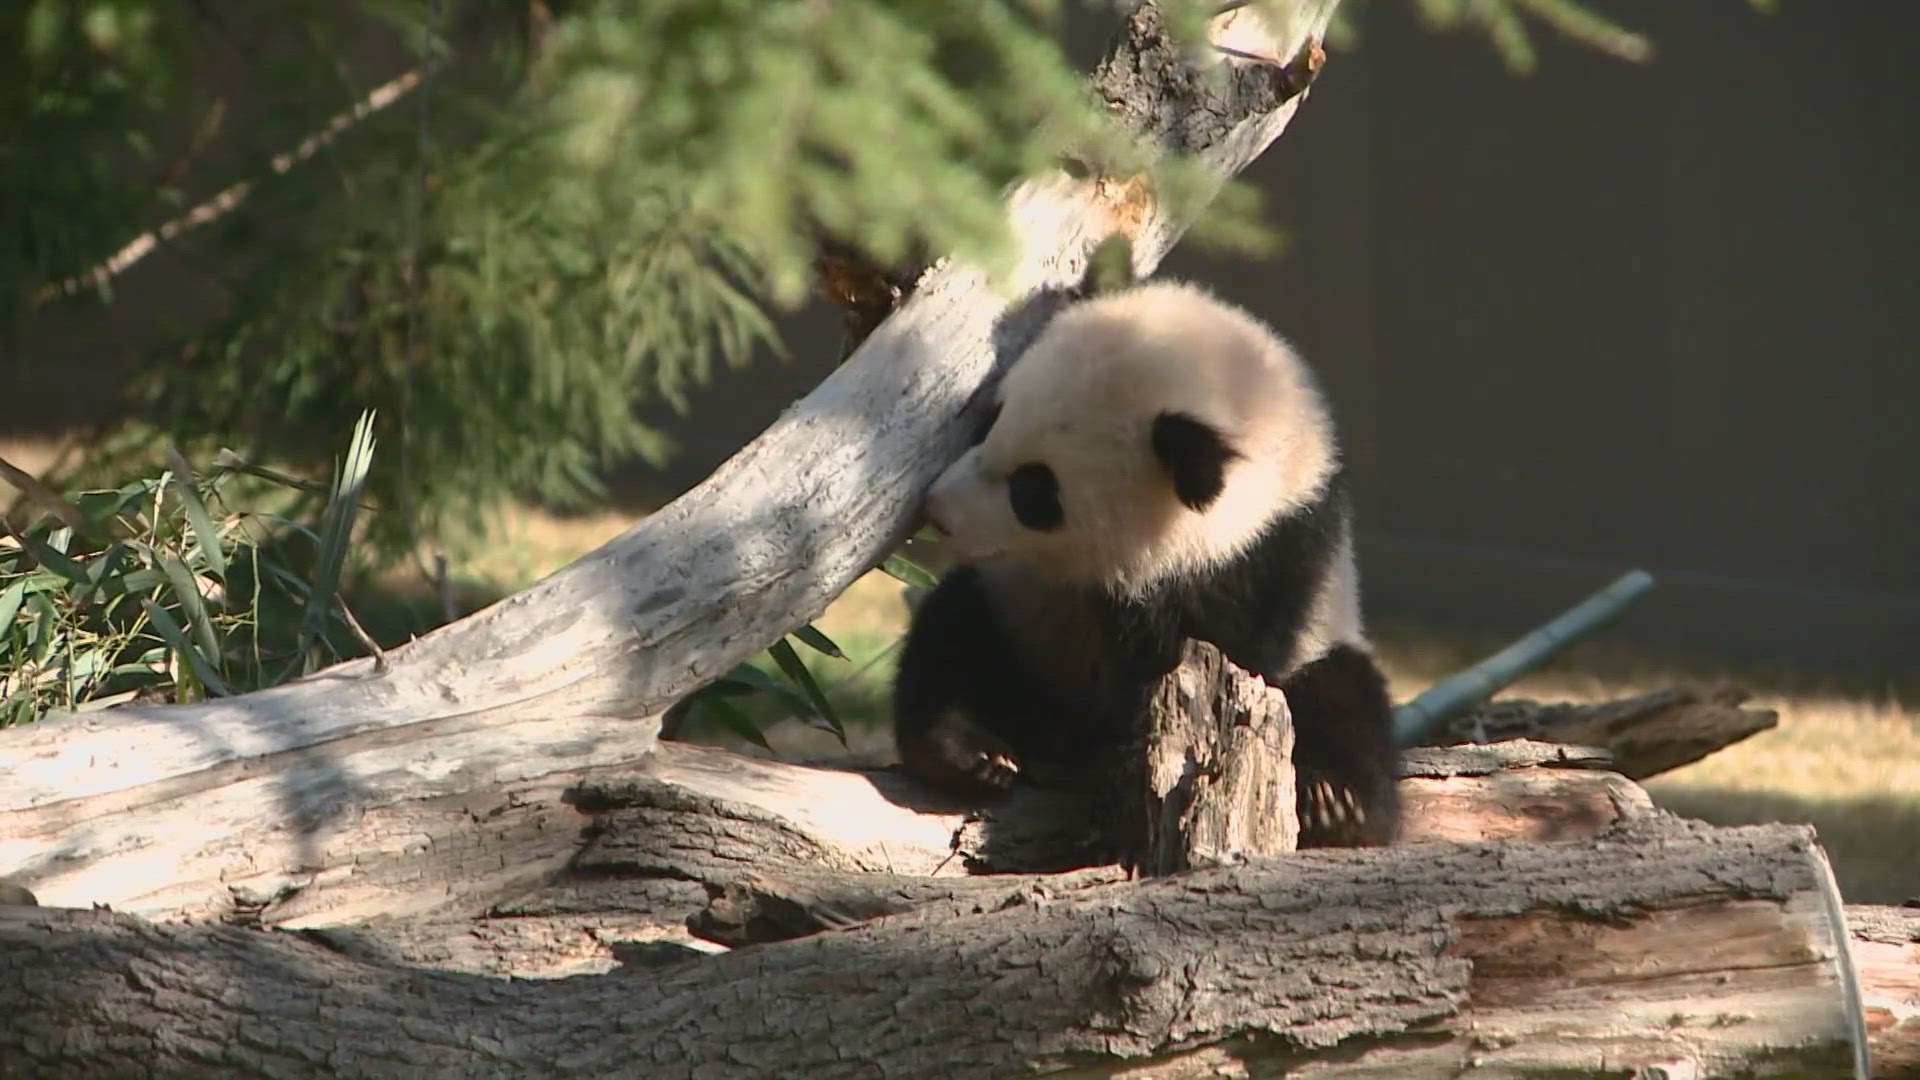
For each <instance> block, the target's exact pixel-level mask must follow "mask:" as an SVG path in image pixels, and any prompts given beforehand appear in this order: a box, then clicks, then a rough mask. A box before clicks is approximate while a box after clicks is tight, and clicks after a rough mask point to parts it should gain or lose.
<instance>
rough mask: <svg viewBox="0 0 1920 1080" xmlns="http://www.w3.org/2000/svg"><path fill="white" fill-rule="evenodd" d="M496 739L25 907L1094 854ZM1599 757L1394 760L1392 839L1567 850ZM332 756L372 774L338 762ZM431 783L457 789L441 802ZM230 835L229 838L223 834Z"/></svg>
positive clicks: (891, 810)
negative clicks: (438, 765) (359, 796)
mask: <svg viewBox="0 0 1920 1080" xmlns="http://www.w3.org/2000/svg"><path fill="white" fill-rule="evenodd" d="M515 730H517V731H521V732H522V733H523V734H524V735H525V741H524V744H523V745H521V746H520V747H519V750H520V753H518V754H517V755H501V756H500V757H498V758H494V757H487V756H482V755H474V756H472V757H470V758H469V760H467V761H466V762H465V763H463V764H461V766H460V769H461V770H462V771H461V772H460V773H459V774H458V775H457V776H453V777H432V776H428V777H419V776H412V774H410V773H409V774H406V775H408V776H412V779H413V780H414V782H416V783H417V784H419V785H420V788H419V789H418V794H415V795H412V796H410V797H409V796H406V795H404V794H403V793H399V794H395V795H394V796H393V797H392V798H390V799H380V800H375V799H369V800H367V801H365V802H363V803H362V804H361V805H358V806H350V807H343V808H341V809H340V811H339V812H337V813H335V814H333V815H331V816H330V817H329V818H328V819H326V821H325V822H324V823H323V824H322V825H320V826H319V827H314V828H310V829H307V830H305V831H302V830H300V829H299V828H298V827H297V823H285V824H283V823H279V822H274V821H272V819H270V818H269V819H266V820H265V821H259V820H256V821H254V822H251V823H249V822H247V821H245V820H244V815H245V814H246V813H249V812H253V811H255V810H257V809H258V808H259V805H260V801H261V798H262V795H261V793H260V792H258V791H257V790H254V788H255V786H256V784H257V782H255V781H243V782H242V783H241V785H240V786H241V787H242V790H239V791H234V792H225V791H212V792H196V793H192V794H189V795H185V796H181V797H179V798H176V799H174V800H169V801H164V802H158V803H155V804H153V805H150V806H148V807H146V808H144V810H143V812H142V813H141V814H139V815H137V816H136V815H127V816H126V817H125V818H124V820H123V821H122V823H121V828H122V829H123V830H124V832H123V835H132V836H137V838H138V842H137V843H136V844H133V845H130V850H128V851H125V852H122V853H111V852H102V853H87V854H91V855H92V857H90V858H87V859H83V860H80V862H81V865H82V867H83V868H84V871H85V872H74V873H70V874H57V873H56V874H46V875H43V876H41V877H40V878H39V879H37V880H34V881H32V882H27V883H23V884H27V885H28V886H29V887H30V888H32V890H33V891H34V893H36V894H37V895H38V898H39V901H40V902H41V903H42V904H47V905H54V906H70V907H86V906H90V905H93V904H107V905H110V906H112V907H114V908H115V909H117V910H121V911H127V912H132V913H136V914H141V915H146V916H149V917H155V918H173V919H182V918H184V919H218V920H223V921H230V922H239V923H260V924H266V925H277V926H286V927H315V926H326V925H339V924H345V923H354V922H360V921H363V920H366V919H371V918H374V917H377V916H405V917H423V918H424V917H460V918H472V917H476V916H480V915H482V914H484V913H486V912H487V911H489V910H492V909H494V908H495V907H496V906H497V905H500V904H502V903H507V902H519V903H523V904H524V903H530V902H531V901H530V900H529V898H530V897H532V896H535V895H543V894H546V893H553V894H556V895H567V896H572V895H573V894H574V893H577V892H578V891H579V890H582V889H584V890H587V891H590V892H594V894H595V895H596V896H597V897H598V899H596V900H594V901H592V903H591V904H588V905H587V906H586V907H582V904H583V903H586V902H584V901H580V900H578V899H577V898H576V899H569V900H566V901H565V906H566V907H567V909H568V910H569V911H573V912H575V913H578V912H580V911H584V910H590V911H591V912H593V913H594V917H603V916H604V917H608V918H625V919H628V920H631V919H633V918H637V917H640V916H643V915H645V914H646V913H647V912H649V911H653V910H655V905H654V901H656V900H660V899H661V898H663V897H667V896H669V895H671V896H672V898H673V902H672V904H669V905H668V908H667V913H666V914H663V915H661V916H660V918H659V919H658V921H659V923H660V925H662V926H663V927H667V928H669V929H668V931H667V932H668V933H669V934H670V935H677V936H683V935H682V932H681V931H680V930H679V929H677V928H678V927H679V926H680V925H681V924H682V922H683V921H684V919H685V917H686V916H687V915H688V914H689V913H690V912H692V911H694V910H696V909H698V908H699V907H700V906H701V905H702V904H703V903H704V897H703V896H702V895H701V893H700V889H699V884H700V883H711V884H717V885H724V884H727V883H730V882H732V881H734V880H735V879H737V878H738V877H739V876H740V875H741V874H742V873H743V871H744V870H746V869H747V868H750V867H755V866H759V867H764V866H767V865H769V864H774V863H778V864H791V865H799V866H813V867H818V868H821V869H825V870H828V871H835V872H850V873H895V874H901V875H911V876H932V875H945V876H958V875H964V874H968V873H977V872H988V871H990V872H998V873H1005V872H1026V873H1048V872H1057V871H1062V870H1069V869H1073V868H1076V867H1084V866H1088V865H1092V864H1097V863H1101V862H1104V861H1106V860H1107V858H1109V856H1110V853H1111V843H1110V842H1109V840H1108V838H1107V836H1106V835H1105V833H1104V831H1103V830H1102V829H1101V828H1099V827H1098V826H1097V824H1096V823H1095V822H1094V821H1091V820H1089V817H1088V804H1087V803H1086V801H1085V800H1084V798H1081V797H1077V796H1074V795H1072V794H1068V793H1059V792H1047V791H1039V790H1034V789H1029V788H1022V789H1016V790H1015V792H1014V793H1012V794H1011V795H1010V796H1009V797H1007V798H1006V799H1004V800H1002V801H1000V802H997V803H994V804H993V805H991V806H988V807H985V808H975V807H970V806H968V805H966V804H963V803H960V802H956V801H955V800H953V799H952V798H951V797H949V796H944V795H941V794H939V793H936V792H931V791H928V790H926V789H923V788H920V787H918V786H917V785H915V784H914V783H913V782H911V781H910V780H908V779H907V778H906V777H905V776H903V775H901V774H900V773H898V772H897V771H895V770H891V769H879V770H841V769H827V768H817V767H812V766H804V765H791V764H786V763H782V762H777V761H767V760H762V759H757V758H745V757H741V756H739V755H737V754H732V753H729V752H727V751H724V750H720V749H716V748H712V747H703V746H696V745H690V744H685V743H672V742H668V743H661V744H660V745H659V747H658V749H657V750H656V751H655V752H654V753H652V754H649V755H647V756H646V757H645V758H644V759H643V760H641V761H640V762H638V763H637V764H634V765H629V766H625V767H618V768H616V767H604V768H599V769H585V770H577V771H576V770H569V769H566V768H564V767H563V766H561V765H559V764H556V762H555V761H554V760H552V759H551V758H550V757H545V756H542V755H543V754H544V755H553V756H564V755H566V754H568V753H572V752H575V750H576V748H577V745H578V743H579V742H580V741H583V740H587V739H590V738H615V737H617V733H619V732H620V731H622V730H623V728H622V727H621V725H620V723H619V722H618V721H612V720H606V721H600V722H598V723H597V724H596V723H594V722H591V721H577V722H571V723H567V724H560V723H555V724H523V725H516V726H515ZM625 730H628V731H631V729H630V728H628V729H625ZM366 753H369V754H375V753H379V751H366ZM1604 760H1605V759H1604V755H1603V754H1601V752H1599V751H1595V750H1591V749H1588V750H1579V749H1566V748H1543V747H1541V745H1540V744H1534V743H1504V744H1498V745H1496V746H1492V747H1467V748H1455V749H1437V750H1422V751H1418V752H1415V753H1411V754H1409V755H1408V757H1407V762H1406V763H1405V764H1404V765H1403V771H1405V772H1406V773H1407V774H1408V775H1407V778H1406V779H1404V780H1403V781H1402V782H1401V793H1402V801H1403V804H1404V808H1405V824H1404V826H1403V830H1402V834H1403V836H1404V837H1405V838H1406V839H1408V840H1410V841H1411V840H1422V839H1481V838H1510V839H1527V838H1530V839H1567V838H1573V837H1579V836H1590V835H1593V834H1594V833H1596V832H1598V831H1599V830H1601V829H1603V828H1605V827H1607V826H1608V825H1610V824H1612V823H1613V822H1614V821H1615V820H1616V819H1619V818H1622V817H1628V816H1633V815H1636V814H1640V813H1644V812H1646V811H1648V810H1650V809H1651V804H1650V803H1649V802H1648V800H1647V798H1646V795H1645V793H1644V792H1641V791H1640V789H1639V788H1638V787H1637V786H1635V785H1633V784H1632V783H1630V782H1628V781H1626V780H1625V779H1623V778H1621V777H1620V776H1619V775H1618V774H1615V773H1611V772H1606V771H1604V770H1603V769H1599V768H1593V767H1590V766H1592V765H1593V764H1595V763H1596V762H1604ZM341 765H342V767H343V768H347V769H353V770H355V771H356V772H357V774H358V775H362V776H370V775H384V772H383V771H381V770H376V769H374V768H373V767H371V766H368V765H366V764H365V763H363V762H360V761H357V760H356V759H355V758H354V757H353V756H347V757H345V758H343V759H342V761H341ZM434 780H442V781H445V780H458V781H459V785H460V786H459V787H457V788H455V789H454V790H453V791H452V792H448V791H446V790H445V789H444V788H442V787H439V786H436V785H435V784H434V783H433V782H432V781H434ZM397 782H398V781H397V779H396V783H397ZM42 827H43V828H44V829H45V833H44V835H39V836H35V835H33V834H28V837H29V838H30V839H35V840H38V841H39V842H41V843H44V844H46V845H47V846H49V847H51V848H54V849H56V850H57V849H58V848H59V847H60V845H61V843H62V841H63V833H62V830H63V829H64V828H65V826H64V824H63V822H62V821H61V820H60V819H58V818H52V817H50V818H49V819H48V820H46V821H45V822H44V824H43V826H42ZM235 836H244V837H245V838H246V841H247V842H246V843H244V844H242V843H235V842H232V839H231V838H233V837H235ZM282 848H284V849H285V850H287V851H289V852H291V853H292V854H291V855H290V856H289V857H288V858H289V861H290V862H292V863H293V865H292V867H291V868H288V869H282V868H280V867H278V866H275V865H273V859H272V858H262V857H260V856H261V853H265V854H266V855H268V856H273V855H274V853H276V852H277V851H280V850H281V849H282ZM296 860H297V861H296ZM262 863H265V864H266V865H264V866H262V865H261V864H262ZM56 865H57V864H56ZM629 881H638V882H645V883H646V885H645V889H646V890H649V891H648V892H647V895H645V896H638V895H626V894H617V893H614V892H609V891H608V890H609V889H611V888H613V887H614V886H615V885H617V884H619V883H623V882H629ZM676 890H677V891H676ZM650 898H651V899H650ZM622 912H624V913H625V914H624V915H621V914H620V913H622Z"/></svg>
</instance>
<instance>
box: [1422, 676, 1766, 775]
mask: <svg viewBox="0 0 1920 1080" xmlns="http://www.w3.org/2000/svg"><path fill="white" fill-rule="evenodd" d="M1747 696H1748V695H1747V693H1746V691H1744V690H1739V689H1736V688H1733V687H1719V688H1715V689H1712V690H1704V689H1701V688H1699V687H1691V686H1688V687H1675V688H1672V689H1668V690H1656V691H1654V692H1652V693H1648V694H1641V695H1639V696H1637V697H1631V698H1623V699H1621V700H1618V701H1603V702H1599V703H1596V704H1572V703H1554V704H1544V703H1541V702H1538V701H1530V700H1527V699H1524V698H1512V699H1508V700H1506V701H1496V702H1494V703H1492V704H1490V705H1486V706H1483V707H1482V708H1480V709H1478V710H1475V711H1474V712H1471V713H1468V714H1466V715H1464V716H1460V717H1457V718H1455V719H1454V720H1452V721H1450V722H1448V723H1447V724H1446V725H1444V726H1443V727H1442V728H1441V730H1440V731H1439V732H1437V733H1436V734H1435V735H1434V736H1433V737H1432V738H1430V739H1428V740H1427V741H1428V742H1429V743H1431V744H1433V745H1446V744H1448V743H1464V742H1499V741H1502V740H1505V739H1537V740H1539V741H1542V742H1550V743H1574V744H1577V745H1581V746H1604V747H1606V748H1607V750H1608V751H1609V752H1611V753H1612V754H1613V760H1614V767H1615V769H1617V770H1618V771H1619V772H1620V773H1621V774H1622V775H1624V776H1626V777H1628V778H1629V779H1633V780H1645V779H1647V778H1648V777H1650V776H1658V775H1659V774H1661V773H1663V772H1667V771H1669V770H1672V769H1677V768H1679V767H1680V766H1682V765H1687V764H1691V763H1692V762H1695V761H1698V760H1700V759H1701V758H1703V757H1706V756H1707V755H1708V754H1711V753H1713V752H1714V751H1716V750H1720V749H1723V748H1725V747H1728V746H1732V745H1733V744H1734V743H1737V742H1739V741H1740V740H1742V739H1745V738H1748V737H1750V736H1753V735H1757V734H1759V733H1760V732H1762V731H1766V730H1769V729H1771V728H1772V727H1773V726H1774V725H1775V724H1777V723H1778V722H1779V717H1778V715H1777V714H1776V713H1775V712H1774V711H1773V710H1772V709H1755V708H1744V707H1742V706H1743V703H1744V702H1745V701H1746V700H1747Z"/></svg>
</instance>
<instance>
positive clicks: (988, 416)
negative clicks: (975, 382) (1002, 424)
mask: <svg viewBox="0 0 1920 1080" xmlns="http://www.w3.org/2000/svg"><path fill="white" fill-rule="evenodd" d="M999 419H1000V403H999V402H997V401H996V402H994V403H993V404H992V405H991V406H989V407H988V409H987V411H986V413H985V414H984V415H983V416H981V417H980V423H979V424H977V425H976V426H975V427H974V429H973V441H972V442H970V443H968V444H967V445H968V446H979V445H980V444H981V443H983V442H986V441H987V432H989V431H992V430H993V425H994V422H995V421H997V420H999Z"/></svg>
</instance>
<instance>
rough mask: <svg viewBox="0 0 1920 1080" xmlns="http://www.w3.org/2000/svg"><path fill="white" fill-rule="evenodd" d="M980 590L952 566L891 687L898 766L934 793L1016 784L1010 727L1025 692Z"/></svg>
mask: <svg viewBox="0 0 1920 1080" xmlns="http://www.w3.org/2000/svg"><path fill="white" fill-rule="evenodd" d="M1022 670H1023V668H1022V665H1021V664H1020V662H1019V658H1018V657H1017V656H1016V655H1015V653H1014V651H1013V648H1012V644H1011V642H1010V641H1009V639H1008V638H1007V635H1006V632H1005V630H1004V629H1003V628H1002V626H1001V621H1000V616H999V615H998V613H997V612H995V611H994V608H993V604H992V601H991V598H990V597H989V596H988V594H987V591H986V589H985V588H984V587H983V586H982V584H981V581H980V575H979V572H978V571H977V570H975V569H974V568H973V567H970V566H961V567H957V568H955V569H954V570H953V571H951V572H949V573H948V574H947V575H946V576H945V577H943V578H941V579H940V583H939V585H937V586H936V587H935V588H934V590H933V591H932V592H931V593H929V594H927V596H926V597H925V598H924V599H922V600H921V601H920V606H919V608H918V609H917V610H916V611H915V612H914V616H913V625H912V626H911V627H910V628H909V629H908V631H907V641H906V645H905V647H904V648H903V649H902V651H901V653H900V671H899V674H898V675H897V676H896V677H895V679H894V689H893V730H894V741H895V745H896V746H897V747H898V748H899V751H900V764H901V767H902V768H904V769H905V770H906V771H907V773H908V774H909V775H911V776H914V777H916V778H917V779H920V780H922V781H925V782H926V783H929V784H932V785H934V786H936V787H941V788H945V789H948V790H952V791H960V792H970V793H981V792H987V791H992V790H996V789H1000V788H1005V787H1006V786H1007V785H1008V784H1010V783H1012V782H1013V780H1014V778H1015V777H1016V776H1019V775H1022V773H1023V771H1024V766H1025V765H1026V764H1027V763H1026V762H1023V761H1022V754H1021V753H1019V752H1018V751H1017V750H1016V749H1015V744H1016V743H1018V742H1020V741H1021V740H1020V731H1019V728H1018V727H1016V723H1017V721H1016V718H1018V717H1021V716H1024V715H1028V714H1030V711H1031V709H1032V708H1033V699H1034V691H1033V689H1032V688H1031V687H1030V686H1028V685H1027V683H1028V680H1027V679H1026V678H1025V677H1024V676H1022V675H1021V671H1022Z"/></svg>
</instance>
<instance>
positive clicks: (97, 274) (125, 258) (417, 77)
mask: <svg viewBox="0 0 1920 1080" xmlns="http://www.w3.org/2000/svg"><path fill="white" fill-rule="evenodd" d="M438 66H439V61H430V62H428V63H425V64H422V65H421V66H419V67H417V68H414V69H413V70H412V71H408V72H405V73H404V74H401V75H399V76H397V77H395V78H393V79H390V80H388V81H387V82H384V83H382V84H380V85H379V86H377V87H375V88H374V89H373V92H372V93H369V94H368V95H367V96H366V97H364V98H361V99H360V100H359V101H357V102H355V103H354V104H353V106H352V107H351V108H349V109H346V110H345V111H343V112H341V113H339V114H337V115H335V116H334V117H333V118H332V119H331V120H328V121H327V122H326V124H325V125H324V126H322V127H321V128H320V130H318V131H315V132H314V133H312V134H311V135H308V136H307V137H306V138H304V139H302V140H300V142H299V143H298V144H297V145H296V146H294V147H293V148H292V149H290V150H283V151H281V152H280V153H278V154H275V155H274V156H273V157H272V158H270V159H268V161H267V168H268V169H269V170H270V171H271V172H272V173H273V175H275V176H284V175H285V174H286V173H288V172H290V171H291V170H292V169H293V167H294V166H296V165H299V164H301V163H302V162H304V161H306V160H308V159H309V158H311V157H313V156H314V155H315V154H317V153H319V152H320V151H321V150H323V149H325V148H326V147H327V146H329V145H331V144H332V142H333V141H334V140H335V139H337V138H339V137H340V136H341V134H343V133H344V132H346V131H347V130H348V129H349V128H351V127H353V126H354V125H355V124H358V123H359V122H360V121H362V120H365V119H366V118H367V117H369V116H372V115H373V114H374V113H377V112H379V111H380V110H382V109H384V108H386V107H388V106H389V105H392V104H393V103H394V102H396V101H399V100H400V99H401V98H403V97H405V96H406V95H407V94H409V93H411V92H412V91H413V90H415V89H416V88H418V87H419V86H420V84H421V83H423V82H425V81H426V79H427V76H429V75H431V74H432V73H433V71H434V69H436V68H437V67H438ZM258 183H259V178H257V177H256V178H250V179H246V180H240V181H236V182H235V183H233V184H230V185H228V186H227V187H226V188H225V189H223V190H222V191H220V193H219V194H217V195H214V196H213V197H212V198H210V199H208V200H206V201H205V202H202V203H201V204H199V205H198V206H195V207H194V208H193V209H191V210H188V211H187V212H186V213H184V214H181V215H180V216H178V217H176V218H174V219H172V220H171V221H167V222H165V223H163V224H161V225H160V226H159V227H157V228H154V229H151V230H149V231H147V232H144V233H141V234H140V235H139V236H136V237H134V238H133V239H132V240H130V241H128V242H127V244H126V246H125V247H122V248H121V249H120V250H119V251H116V252H114V253H113V254H112V255H109V256H107V257H106V258H105V259H104V260H102V261H101V262H99V263H97V264H95V265H94V266H93V267H92V268H91V269H89V270H86V271H83V272H81V273H78V274H75V275H73V276H72V277H68V278H63V279H61V280H59V281H54V282H48V283H47V284H46V285H43V286H41V287H40V289H39V290H38V291H36V292H35V293H34V296H33V302H34V304H35V305H40V304H45V303H47V302H49V301H51V300H57V299H59V298H61V297H64V296H72V295H73V294H74V293H77V292H79V291H81V290H82V289H87V288H94V289H98V288H101V287H103V286H105V285H106V284H107V282H109V281H111V280H113V279H114V278H115V277H118V276H119V275H120V274H122V273H125V272H126V270H127V269H128V268H129V267H131V266H133V264H134V263H137V262H139V261H140V260H141V259H144V258H146V257H147V256H148V255H151V254H153V253H154V251H155V250H157V249H158V248H159V247H160V245H161V244H163V243H167V242H169V241H171V240H173V239H175V238H177V237H179V236H180V235H181V234H183V233H185V232H187V231H188V230H190V229H197V228H199V227H200V226H202V225H205V224H208V223H209V222H213V221H217V220H219V219H220V218H221V217H223V216H225V215H226V214H228V213H231V212H232V211H233V210H235V209H236V208H238V207H239V206H240V205H241V204H242V203H244V202H246V200H247V197H248V196H250V195H252V194H253V189H254V187H255V185H257V184H258Z"/></svg>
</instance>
